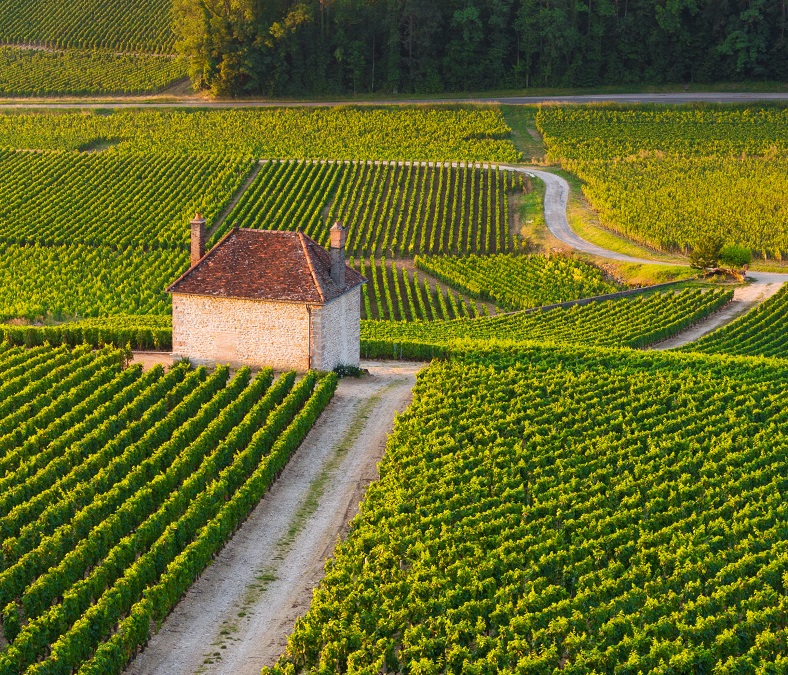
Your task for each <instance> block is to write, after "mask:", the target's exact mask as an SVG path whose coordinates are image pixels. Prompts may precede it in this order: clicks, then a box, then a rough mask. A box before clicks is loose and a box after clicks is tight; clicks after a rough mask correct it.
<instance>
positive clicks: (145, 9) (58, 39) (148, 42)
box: [0, 0, 175, 53]
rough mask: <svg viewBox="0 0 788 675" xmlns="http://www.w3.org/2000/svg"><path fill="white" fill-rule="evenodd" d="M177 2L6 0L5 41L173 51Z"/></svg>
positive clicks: (0, 11)
mask: <svg viewBox="0 0 788 675" xmlns="http://www.w3.org/2000/svg"><path fill="white" fill-rule="evenodd" d="M171 23H172V16H171V0H113V2H107V1H106V0H72V1H71V2H67V3H64V2H61V1H60V0H3V1H2V3H0V43H5V44H36V45H46V46H47V47H53V48H55V49H65V48H67V47H70V48H79V49H102V48H104V49H111V50H113V51H116V52H164V53H172V51H173V46H174V43H175V36H174V35H173V32H172V28H171Z"/></svg>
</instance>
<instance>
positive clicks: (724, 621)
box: [263, 346, 788, 675]
mask: <svg viewBox="0 0 788 675" xmlns="http://www.w3.org/2000/svg"><path fill="white" fill-rule="evenodd" d="M787 394H788V369H786V367H785V366H784V365H783V364H782V363H778V362H763V363H757V362H753V361H752V360H750V359H746V360H745V359H737V360H734V359H722V358H717V357H697V356H695V357H692V356H688V355H673V354H665V353H655V352H636V351H630V350H590V349H588V348H579V347H578V348H569V347H556V348H552V347H539V346H531V347H528V348H526V349H522V350H515V351H511V352H501V353H499V354H488V355H486V356H479V355H475V356H473V355H469V356H464V357H463V356H461V355H457V356H455V357H454V358H452V359H451V360H448V361H439V362H435V363H433V364H432V365H431V366H430V367H429V368H428V369H427V370H425V371H423V372H422V373H421V375H420V376H419V379H418V383H417V385H416V389H415V396H414V401H413V404H412V405H411V407H410V408H409V409H408V410H407V411H406V412H405V413H404V414H403V415H400V416H398V417H397V420H396V423H395V429H394V432H393V433H392V435H391V436H390V437H389V442H388V446H387V451H386V454H385V456H384V459H383V462H382V463H381V466H380V480H379V481H378V482H376V483H373V484H372V485H371V486H370V488H369V489H368V491H367V494H366V496H365V500H364V502H363V504H362V506H361V513H360V515H359V516H358V517H357V518H356V519H355V520H354V521H353V523H352V526H351V531H350V535H349V536H348V538H347V540H345V541H344V542H340V543H339V544H338V546H337V549H336V551H335V555H334V558H333V560H331V561H330V562H329V563H328V564H327V566H326V576H325V578H324V580H323V581H322V583H321V585H320V586H319V587H318V588H317V589H316V590H315V593H314V597H313V600H312V604H311V607H310V609H309V611H308V612H307V613H306V615H305V616H304V617H303V618H302V619H299V620H298V622H297V623H296V626H295V630H294V632H293V633H292V634H291V635H290V637H289V638H288V646H287V651H286V652H285V653H284V654H283V656H282V657H281V658H280V660H279V661H278V662H277V664H276V665H275V666H274V667H273V668H270V669H268V668H265V669H263V673H264V675H299V674H303V673H335V672H354V673H377V672H387V673H396V672H405V673H416V672H436V673H437V672H446V673H485V672H490V673H515V672H517V673H558V672H567V673H613V672H621V673H624V672H627V673H629V672H631V673H679V672H681V673H700V672H706V673H711V672H763V673H767V672H778V671H780V670H782V669H784V668H785V667H786V665H788V659H787V658H786V646H785V645H786V642H785V640H786V637H788V635H787V634H786V628H785V625H784V623H785V622H784V597H785V584H786V576H785V575H786V571H787V570H788V558H786V556H785V553H784V546H785V541H784V531H785V528H786V526H787V525H788V518H787V517H786V510H785V508H784V497H785V495H784V493H783V490H784V476H785V472H786V468H787V467H786V450H788V438H787V437H786V434H785V431H784V428H783V426H784V425H783V417H784V412H783V411H784V405H783V403H784V400H785V397H786V395H787ZM438 664H440V665H438Z"/></svg>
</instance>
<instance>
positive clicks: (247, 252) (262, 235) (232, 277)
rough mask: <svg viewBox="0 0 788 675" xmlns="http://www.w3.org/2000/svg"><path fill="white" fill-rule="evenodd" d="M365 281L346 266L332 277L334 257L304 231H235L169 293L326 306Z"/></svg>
mask: <svg viewBox="0 0 788 675" xmlns="http://www.w3.org/2000/svg"><path fill="white" fill-rule="evenodd" d="M365 281H366V280H365V279H364V277H362V276H361V275H360V274H359V273H358V272H356V271H355V270H353V269H351V268H350V267H347V266H346V268H345V285H344V287H343V288H339V287H338V286H337V285H336V284H335V283H334V282H333V281H332V280H331V256H330V254H329V253H328V251H326V250H325V249H324V248H323V247H322V246H320V245H319V244H318V243H317V242H315V241H314V240H313V239H310V238H309V237H307V236H306V235H305V234H302V233H301V232H280V231H271V230H247V229H234V230H231V231H230V232H229V233H228V234H227V235H226V236H225V237H224V238H223V239H222V240H221V241H220V242H219V243H218V244H217V245H216V246H214V247H213V249H211V251H209V252H208V253H207V254H206V255H205V257H203V258H202V260H200V262H198V263H197V264H196V265H195V266H194V267H192V268H191V269H189V270H188V271H187V272H186V273H185V274H184V275H183V276H182V277H181V278H180V279H178V280H177V281H175V282H174V283H173V284H172V285H171V286H170V287H169V288H168V289H167V292H168V293H186V294H190V295H210V296H214V297H219V298H254V299H257V300H279V301H285V302H304V303H310V304H323V303H325V302H328V301H329V300H333V299H334V298H336V297H339V296H340V295H342V294H343V293H345V292H346V291H349V290H350V289H351V288H354V287H356V286H359V285H360V284H363V283H364V282H365Z"/></svg>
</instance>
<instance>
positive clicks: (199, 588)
mask: <svg viewBox="0 0 788 675" xmlns="http://www.w3.org/2000/svg"><path fill="white" fill-rule="evenodd" d="M362 365H363V366H364V367H365V368H368V369H369V372H370V374H369V375H368V376H365V377H362V378H360V379H354V378H346V379H343V380H342V381H341V382H340V384H339V387H338V389H337V393H336V396H335V397H334V399H333V401H332V402H331V403H330V404H329V406H328V407H327V408H326V410H325V412H324V413H323V415H322V416H321V417H320V419H319V420H318V422H317V424H316V425H315V427H314V428H313V429H312V431H310V433H309V435H308V436H307V438H306V439H305V441H304V443H303V444H302V446H301V447H300V448H299V450H298V451H297V452H296V454H295V455H294V456H293V458H292V459H291V460H290V462H289V463H288V465H287V467H286V468H285V470H284V471H283V472H282V475H281V476H280V478H279V479H278V480H277V481H276V483H275V484H274V485H273V487H272V488H271V490H270V491H269V493H268V494H267V495H266V496H265V497H264V498H263V500H262V501H261V502H260V504H259V505H258V506H257V507H256V508H255V510H254V511H253V512H252V514H251V516H250V517H249V519H248V520H247V521H246V523H245V524H244V525H243V526H242V527H241V529H240V530H239V531H238V532H237V533H236V535H235V536H234V537H233V539H232V540H231V541H230V542H229V543H228V545H227V546H226V547H225V548H224V550H223V551H222V552H221V553H220V554H219V556H218V557H217V558H216V560H215V561H214V562H213V564H212V565H211V566H210V567H209V568H208V569H207V570H206V571H205V573H204V574H203V575H202V576H201V577H200V579H198V580H197V582H196V583H195V584H194V586H192V588H191V589H190V590H189V591H188V593H187V594H186V596H185V598H184V599H183V600H182V601H181V602H180V603H179V604H178V606H177V607H176V608H175V610H174V611H173V613H172V614H171V615H170V616H169V617H168V619H167V620H166V621H165V622H164V625H163V626H162V628H161V630H160V631H159V633H158V634H157V635H155V636H154V637H153V638H152V639H151V641H150V642H149V644H148V645H147V647H146V648H145V650H144V651H143V652H142V653H141V654H140V655H139V656H138V657H137V658H136V660H135V661H134V662H133V663H132V664H131V665H130V666H129V668H128V669H127V670H126V673H127V675H186V674H187V673H188V674H189V675H191V674H192V673H206V674H207V673H213V674H217V673H227V674H229V673H232V674H233V675H257V674H258V673H259V672H260V668H261V667H262V666H265V665H271V664H273V663H274V661H275V660H276V659H277V658H278V657H279V655H280V654H281V653H282V652H283V651H284V648H285V645H286V643H287V636H288V635H289V633H290V632H291V631H292V629H293V625H294V623H295V620H296V619H297V618H298V617H299V616H301V615H302V614H304V613H305V611H306V609H307V608H308V607H309V603H310V601H311V598H312V590H313V589H314V588H315V586H316V585H317V584H318V583H319V582H320V580H321V579H322V577H323V565H324V563H325V560H326V559H327V558H328V557H329V556H330V555H331V554H332V553H333V550H334V546H335V544H336V542H337V540H338V537H340V536H344V535H345V534H346V532H347V527H348V523H349V522H350V520H351V519H352V518H353V517H354V515H355V514H356V513H357V510H358V505H359V502H360V501H361V499H362V498H363V495H364V492H365V490H366V487H367V485H369V483H370V482H372V481H373V480H375V479H376V478H377V475H378V474H377V464H378V462H379V461H380V459H381V458H382V456H383V452H384V449H385V444H386V439H387V435H388V433H389V431H390V430H391V428H392V425H393V421H394V416H395V413H396V412H399V411H402V410H404V409H405V407H407V405H408V404H409V403H410V400H411V395H412V394H411V391H412V388H413V385H414V384H415V378H416V373H417V371H418V370H419V369H420V368H421V367H422V366H423V364H415V363H404V362H375V363H372V362H368V363H364V364H362Z"/></svg>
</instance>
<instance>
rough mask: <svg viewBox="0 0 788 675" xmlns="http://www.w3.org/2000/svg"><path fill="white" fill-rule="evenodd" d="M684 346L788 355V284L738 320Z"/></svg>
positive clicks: (706, 350)
mask: <svg viewBox="0 0 788 675" xmlns="http://www.w3.org/2000/svg"><path fill="white" fill-rule="evenodd" d="M683 349H684V350H685V351H693V352H703V353H705V354H732V355H740V356H773V357H778V358H783V359H784V358H788V285H784V286H783V287H782V289H781V290H780V291H778V292H777V293H776V294H775V295H774V296H772V297H771V298H769V299H768V300H766V301H765V302H764V303H762V304H760V305H758V307H756V308H755V309H752V310H750V311H749V312H747V313H746V314H744V316H742V317H740V318H739V319H737V320H736V321H734V322H732V323H730V324H728V325H727V326H723V327H722V328H720V329H719V330H716V331H714V332H713V333H711V334H709V335H707V336H705V337H703V338H701V339H700V340H698V341H696V342H693V343H691V344H689V345H687V346H686V347H684V348H683Z"/></svg>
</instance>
